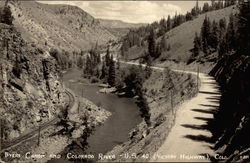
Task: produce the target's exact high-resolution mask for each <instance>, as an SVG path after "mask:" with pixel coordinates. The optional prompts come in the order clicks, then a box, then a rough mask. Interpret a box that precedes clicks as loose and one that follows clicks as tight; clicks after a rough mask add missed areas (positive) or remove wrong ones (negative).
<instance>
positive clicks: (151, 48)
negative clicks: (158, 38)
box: [148, 28, 156, 58]
mask: <svg viewBox="0 0 250 163" xmlns="http://www.w3.org/2000/svg"><path fill="white" fill-rule="evenodd" d="M148 53H149V55H150V56H151V57H154V58H155V57H156V42H155V33H154V29H153V28H152V29H151V31H150V34H149V37H148Z"/></svg>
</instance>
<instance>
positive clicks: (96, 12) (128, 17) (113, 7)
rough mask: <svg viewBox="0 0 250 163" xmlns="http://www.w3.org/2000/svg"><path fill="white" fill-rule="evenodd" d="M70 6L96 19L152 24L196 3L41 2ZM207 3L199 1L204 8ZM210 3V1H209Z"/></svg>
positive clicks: (186, 9)
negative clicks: (80, 9)
mask: <svg viewBox="0 0 250 163" xmlns="http://www.w3.org/2000/svg"><path fill="white" fill-rule="evenodd" d="M39 2H42V3H47V4H69V5H74V6H78V7H80V8H82V9H83V10H84V11H86V12H88V13H89V14H90V15H92V16H94V17H95V18H102V19H113V20H122V21H124V22H129V23H152V22H154V21H158V20H160V19H161V18H164V17H165V18H167V16H168V15H170V16H174V15H175V13H176V12H177V13H181V14H185V13H186V12H187V11H190V10H191V8H193V7H194V6H195V4H196V1H195V0H194V1H173V0H172V1H39ZM205 2H206V1H204V0H203V1H201V0H200V1H199V5H200V6H203V4H204V3H205ZM207 2H209V1H207Z"/></svg>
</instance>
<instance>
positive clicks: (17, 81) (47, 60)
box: [0, 23, 65, 140]
mask: <svg viewBox="0 0 250 163" xmlns="http://www.w3.org/2000/svg"><path fill="white" fill-rule="evenodd" d="M0 46H1V48H0V54H1V55H0V57H1V59H0V81H1V85H0V91H1V96H2V97H1V105H0V107H1V109H0V112H1V114H0V116H1V120H2V123H1V127H2V129H3V130H2V131H3V139H4V140H10V139H13V138H15V137H18V136H19V135H20V134H22V133H25V132H28V131H29V130H32V129H33V128H34V127H35V126H38V125H39V124H42V123H43V122H45V121H48V120H50V119H53V118H54V117H55V116H56V115H57V113H58V112H59V111H60V108H62V107H63V106H64V105H65V104H64V98H65V95H64V88H63V86H62V85H61V83H60V82H59V80H58V79H59V78H58V75H57V73H58V72H57V68H56V64H55V62H56V61H55V60H53V58H52V57H51V56H50V55H49V54H48V53H46V52H45V51H43V49H42V48H39V47H36V46H35V45H34V44H27V43H26V42H25V41H24V40H23V39H22V37H21V34H20V33H18V32H17V30H16V29H15V27H13V26H12V25H11V26H9V25H6V24H2V23H0Z"/></svg>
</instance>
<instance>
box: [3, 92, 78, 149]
mask: <svg viewBox="0 0 250 163" xmlns="http://www.w3.org/2000/svg"><path fill="white" fill-rule="evenodd" d="M65 93H66V94H67V95H68V97H69V104H68V105H67V106H66V107H67V108H68V109H70V108H71V107H72V106H73V105H74V102H75V98H74V95H73V94H72V93H71V91H70V90H68V89H66V91H65ZM59 120H60V119H59V118H58V117H56V118H54V119H52V120H50V121H48V122H45V123H43V124H41V125H40V127H37V128H36V129H34V130H32V131H30V132H28V133H26V134H24V135H21V136H19V137H18V138H15V139H13V140H11V141H10V142H3V143H2V147H1V150H0V153H3V152H4V151H6V150H9V149H11V148H13V147H15V146H16V145H19V144H21V143H23V142H26V141H28V140H30V139H32V138H34V137H35V136H37V135H38V132H39V128H40V132H41V131H43V130H45V129H47V128H48V127H49V126H51V125H54V124H55V123H57V122H58V121H59Z"/></svg>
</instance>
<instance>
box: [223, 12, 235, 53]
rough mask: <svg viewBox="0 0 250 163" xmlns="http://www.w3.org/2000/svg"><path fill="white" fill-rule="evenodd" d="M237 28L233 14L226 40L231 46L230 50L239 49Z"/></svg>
mask: <svg viewBox="0 0 250 163" xmlns="http://www.w3.org/2000/svg"><path fill="white" fill-rule="evenodd" d="M236 30H237V28H236V20H235V16H234V15H233V14H231V15H230V20H229V24H228V27H227V33H226V39H227V42H228V44H229V47H230V49H236V47H237V41H236V40H237V34H236V33H237V31H236Z"/></svg>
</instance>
